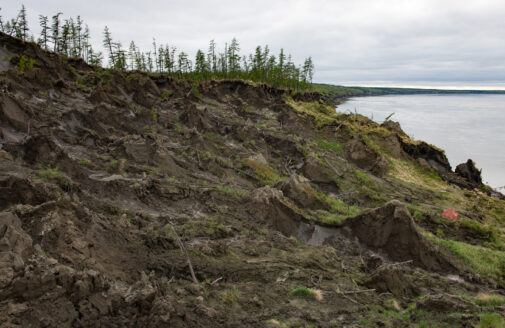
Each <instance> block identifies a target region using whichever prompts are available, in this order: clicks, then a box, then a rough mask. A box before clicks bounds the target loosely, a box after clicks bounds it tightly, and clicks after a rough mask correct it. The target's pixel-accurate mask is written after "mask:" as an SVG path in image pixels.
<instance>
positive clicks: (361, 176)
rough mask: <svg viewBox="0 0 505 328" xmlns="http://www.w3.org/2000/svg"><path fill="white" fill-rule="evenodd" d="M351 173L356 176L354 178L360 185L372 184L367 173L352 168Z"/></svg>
mask: <svg viewBox="0 0 505 328" xmlns="http://www.w3.org/2000/svg"><path fill="white" fill-rule="evenodd" d="M353 173H354V176H355V177H356V180H357V181H358V183H359V184H360V185H364V186H373V185H374V182H373V180H372V178H370V177H369V176H368V174H366V173H364V172H361V171H359V170H354V172H353Z"/></svg>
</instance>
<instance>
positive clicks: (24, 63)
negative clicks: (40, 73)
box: [17, 55, 35, 73]
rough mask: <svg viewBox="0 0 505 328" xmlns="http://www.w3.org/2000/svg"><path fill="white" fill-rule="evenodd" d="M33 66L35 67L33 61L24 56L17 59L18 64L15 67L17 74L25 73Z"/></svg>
mask: <svg viewBox="0 0 505 328" xmlns="http://www.w3.org/2000/svg"><path fill="white" fill-rule="evenodd" d="M33 65H35V59H33V58H28V57H26V56H25V55H22V56H21V57H20V58H19V63H18V66H17V69H18V72H19V73H24V72H27V71H29V70H31V69H32V68H33Z"/></svg>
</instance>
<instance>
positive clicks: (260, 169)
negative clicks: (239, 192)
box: [244, 159, 282, 185]
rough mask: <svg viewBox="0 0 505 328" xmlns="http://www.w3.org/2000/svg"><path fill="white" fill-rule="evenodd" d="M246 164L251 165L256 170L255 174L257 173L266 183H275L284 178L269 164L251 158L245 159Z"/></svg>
mask: <svg viewBox="0 0 505 328" xmlns="http://www.w3.org/2000/svg"><path fill="white" fill-rule="evenodd" d="M244 164H246V165H248V166H250V167H251V168H252V169H253V170H254V174H255V175H256V177H257V178H258V179H259V180H260V181H261V182H262V183H263V184H264V185H273V184H276V183H277V182H280V181H281V180H282V178H281V177H280V176H279V174H278V173H277V171H276V170H274V169H273V168H272V167H270V166H269V165H265V164H262V163H258V162H256V161H254V160H250V159H246V160H244Z"/></svg>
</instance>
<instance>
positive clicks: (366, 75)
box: [1, 0, 505, 84]
mask: <svg viewBox="0 0 505 328" xmlns="http://www.w3.org/2000/svg"><path fill="white" fill-rule="evenodd" d="M24 4H25V5H26V7H27V9H28V14H29V18H30V20H31V22H32V24H31V25H32V27H33V26H36V25H37V17H38V15H39V14H44V15H52V14H54V13H56V12H57V11H62V12H64V13H65V15H66V16H73V17H75V16H76V15H78V14H79V15H81V16H82V17H83V18H84V20H85V21H86V22H87V23H88V24H89V25H90V28H91V30H92V35H93V37H94V39H95V43H96V45H97V46H100V43H101V31H102V30H103V27H104V26H105V25H108V26H109V28H110V29H111V31H112V34H113V37H114V38H116V39H119V40H120V41H121V42H122V43H123V45H124V46H127V45H128V43H129V41H130V40H135V41H136V43H137V44H139V45H140V46H141V47H143V48H146V49H147V48H150V47H151V43H152V38H153V37H155V38H156V40H157V42H158V43H160V44H165V43H168V44H170V45H173V46H176V47H177V48H178V49H181V50H184V51H186V52H189V53H190V54H194V53H195V52H196V50H197V49H198V48H202V49H206V48H207V45H208V42H209V40H211V39H215V40H216V42H218V44H219V46H221V47H222V46H224V43H225V42H227V41H229V40H231V38H233V37H237V39H238V40H239V41H240V45H241V48H242V50H243V52H251V51H253V50H254V48H255V46H256V45H258V44H261V45H264V44H268V45H269V46H270V48H271V49H272V51H274V52H275V53H277V52H278V50H279V49H280V48H281V47H282V48H284V49H285V50H286V51H287V52H289V53H291V54H292V55H293V59H294V60H295V61H296V62H298V63H300V62H301V61H303V59H304V58H305V57H307V56H310V55H311V56H312V57H313V59H314V62H315V64H316V76H315V80H317V81H321V82H331V83H341V82H345V81H358V82H359V81H361V82H362V83H365V84H366V83H368V82H371V81H400V82H401V81H404V82H409V81H410V82H411V81H434V82H437V81H481V82H482V83H487V82H489V81H505V65H504V62H505V20H503V17H505V2H503V1H502V0H467V1H460V0H457V1H456V0H443V1H441V0H409V1H405V0H380V1H379V0H355V1H347V0H346V1H343V0H339V1H330V0H313V1H309V0H306V1H302V0H292V1H287V0H270V1H267V0H257V1H243V0H235V1H232V0H217V1H204V0H198V1H173V0H172V1H155V0H145V1H138V0H137V1H132V0H125V1H103V0H102V1H97V0H88V1H86V2H83V1H63V0H46V1H44V2H41V1H38V0H26V1H24ZM19 6H20V4H19V3H15V2H14V1H10V2H8V3H6V4H3V5H2V12H1V14H2V15H3V16H4V17H12V16H13V15H15V14H16V12H17V11H18V10H19ZM34 30H36V29H35V28H34ZM486 81H487V82H486Z"/></svg>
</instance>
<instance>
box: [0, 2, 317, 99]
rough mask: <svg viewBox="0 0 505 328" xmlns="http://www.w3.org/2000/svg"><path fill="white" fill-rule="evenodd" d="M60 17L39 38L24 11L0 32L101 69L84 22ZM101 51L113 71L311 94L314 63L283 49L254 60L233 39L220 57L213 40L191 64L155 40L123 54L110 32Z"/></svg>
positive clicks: (43, 26) (47, 22)
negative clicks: (250, 83) (145, 47)
mask: <svg viewBox="0 0 505 328" xmlns="http://www.w3.org/2000/svg"><path fill="white" fill-rule="evenodd" d="M62 15H63V14H62V13H61V12H58V13H57V14H55V15H53V16H51V17H48V16H44V15H40V16H39V23H40V35H39V37H38V38H35V36H34V35H32V34H31V33H30V29H29V27H28V21H27V17H26V16H27V14H26V9H25V6H24V5H23V6H22V7H21V10H20V11H19V13H18V15H17V16H16V17H15V18H11V19H10V20H6V21H5V22H4V20H3V19H2V16H0V30H1V31H2V32H4V33H6V34H8V35H11V36H14V37H17V38H20V39H22V40H24V41H28V42H36V43H38V44H39V45H40V46H41V47H42V48H44V49H46V50H50V51H54V52H55V53H57V54H60V55H62V56H67V57H81V58H83V59H84V60H85V61H86V62H88V63H89V64H91V65H97V66H100V65H102V64H103V62H104V55H103V53H102V52H101V51H95V50H94V49H93V47H92V45H91V42H90V31H89V27H88V25H87V24H85V23H84V21H83V20H82V19H81V17H80V16H77V18H76V19H73V18H68V19H62ZM103 48H104V51H105V53H106V57H107V64H108V65H109V67H111V68H114V69H118V70H141V71H148V72H153V73H160V74H168V75H171V76H174V77H177V78H188V79H193V80H215V79H243V80H252V81H255V82H264V83H268V84H271V85H274V86H277V87H282V88H290V89H294V90H303V89H307V88H310V86H311V84H312V78H313V74H314V64H313V62H312V58H311V57H308V58H306V59H305V61H304V63H303V65H299V66H297V65H295V63H294V62H293V61H292V59H291V55H286V54H285V53H284V50H283V49H281V50H280V53H279V54H278V55H277V56H276V55H274V54H272V53H271V52H270V49H269V47H268V45H265V46H263V47H262V46H257V47H256V49H255V51H254V53H253V54H249V55H247V56H246V55H241V54H240V45H239V42H238V41H237V40H236V39H235V38H233V40H231V42H230V43H229V44H228V43H226V44H225V46H224V50H223V51H221V52H219V51H218V49H217V45H216V43H215V42H214V40H211V41H210V43H209V46H208V49H207V52H204V51H202V50H198V51H197V52H196V56H195V58H194V60H192V59H191V58H190V57H189V55H188V54H187V53H186V52H184V51H179V52H178V51H177V48H176V47H173V46H169V45H159V44H157V42H156V40H155V39H153V43H152V49H151V50H150V51H142V50H141V49H139V47H137V45H136V44H135V42H134V41H131V42H130V44H129V47H128V48H127V49H125V48H124V47H123V45H122V44H121V42H119V41H117V40H114V39H113V38H112V34H111V32H110V30H109V28H108V27H107V26H106V27H105V29H104V31H103Z"/></svg>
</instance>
